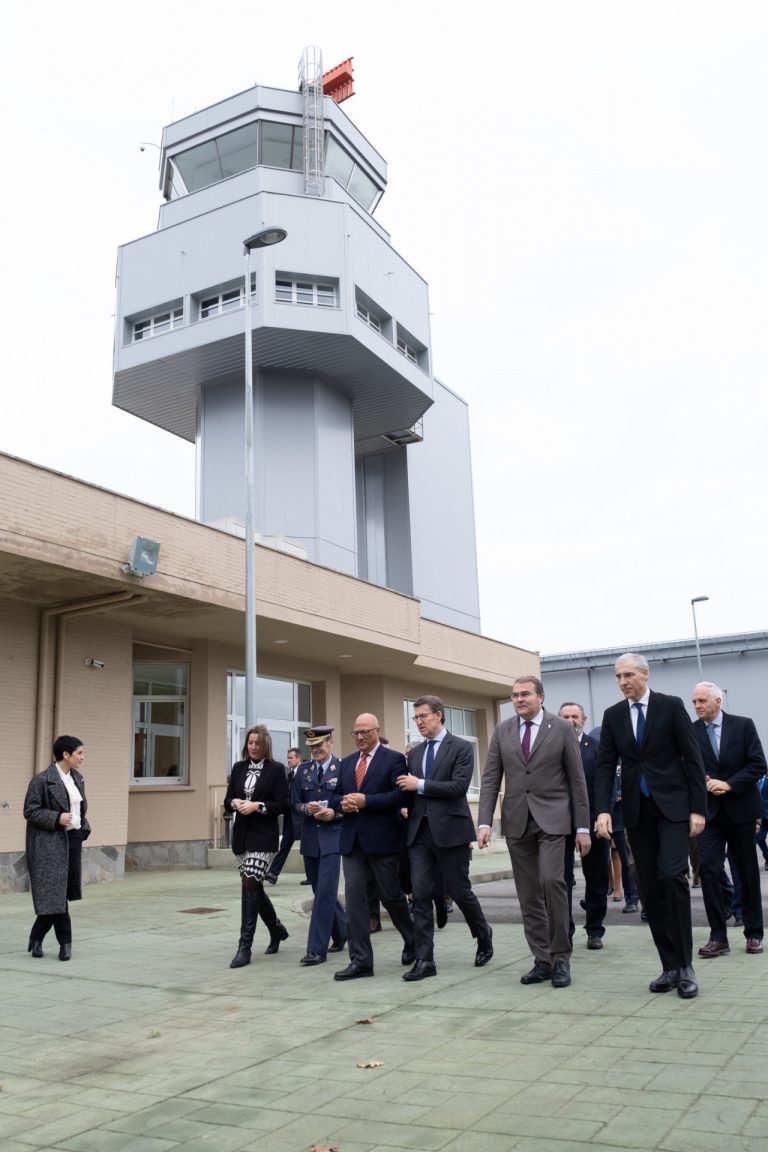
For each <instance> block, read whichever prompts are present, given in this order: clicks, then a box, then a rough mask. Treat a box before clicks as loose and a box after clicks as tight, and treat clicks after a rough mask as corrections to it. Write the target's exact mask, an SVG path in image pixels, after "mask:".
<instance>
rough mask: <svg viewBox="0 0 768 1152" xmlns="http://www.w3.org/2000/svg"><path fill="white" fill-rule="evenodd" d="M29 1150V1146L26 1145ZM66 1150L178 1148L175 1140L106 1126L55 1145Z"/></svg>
mask: <svg viewBox="0 0 768 1152" xmlns="http://www.w3.org/2000/svg"><path fill="white" fill-rule="evenodd" d="M25 1147H26V1148H27V1152H29V1146H28V1145H26V1146H25ZM54 1147H55V1148H56V1149H57V1152H58V1150H59V1149H63V1150H65V1152H170V1149H171V1148H178V1147H179V1145H178V1143H177V1142H176V1141H175V1140H158V1139H157V1138H156V1137H154V1136H146V1135H144V1136H134V1135H133V1134H132V1133H130V1132H108V1131H107V1130H106V1128H94V1129H93V1130H92V1131H90V1132H81V1133H80V1135H79V1136H73V1137H71V1139H69V1140H63V1141H62V1142H61V1143H60V1144H56V1145H54Z"/></svg>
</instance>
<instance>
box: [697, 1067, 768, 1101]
mask: <svg viewBox="0 0 768 1152" xmlns="http://www.w3.org/2000/svg"><path fill="white" fill-rule="evenodd" d="M752 1075H753V1076H756V1077H758V1079H755V1080H746V1079H744V1080H726V1079H725V1078H724V1077H718V1078H717V1079H715V1080H713V1081H712V1083H711V1084H710V1086H709V1088H708V1089H707V1092H708V1094H709V1095H712V1096H726V1097H728V1096H739V1097H741V1098H742V1099H744V1100H757V1101H761V1100H762V1101H765V1100H768V1082H766V1079H765V1077H764V1075H763V1074H762V1071H761V1069H759V1068H755V1069H754V1070H753V1073H752Z"/></svg>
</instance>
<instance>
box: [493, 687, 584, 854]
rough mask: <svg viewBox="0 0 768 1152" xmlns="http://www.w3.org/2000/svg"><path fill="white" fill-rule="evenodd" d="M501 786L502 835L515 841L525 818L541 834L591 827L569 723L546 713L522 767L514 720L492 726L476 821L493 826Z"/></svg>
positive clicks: (522, 830)
mask: <svg viewBox="0 0 768 1152" xmlns="http://www.w3.org/2000/svg"><path fill="white" fill-rule="evenodd" d="M502 780H503V783H504V799H503V801H502V805H501V831H502V833H503V834H504V835H505V836H511V837H514V838H518V837H520V836H522V835H523V833H524V832H525V829H526V826H527V824H528V816H529V814H530V815H531V816H533V818H534V820H535V821H536V823H537V824H538V825H539V827H540V828H541V830H542V832H547V833H549V834H550V835H553V836H567V835H568V834H569V833H570V832H572V831H573V829H574V828H588V827H589V801H588V798H587V785H586V782H585V780H584V769H583V768H582V765H581V755H580V753H579V742H578V740H577V738H576V733H575V731H574V729H573V725H572V724H571V723H570V722H569V721H568V720H563V719H561V718H560V717H559V716H555V715H554V714H553V713H552V712H547V711H546V710H545V712H544V718H543V720H542V722H541V725H540V726H539V733H538V735H537V737H536V739H535V740H534V743H533V748H532V749H531V755H530V757H529V759H528V763H527V764H526V763H525V761H524V760H523V750H522V747H521V745H520V725H519V720H518V717H517V716H513V717H511V718H510V719H509V720H502V722H501V723H500V724H497V725H496V729H495V731H494V733H493V736H492V737H491V745H490V748H489V749H488V759H487V760H486V762H485V770H484V772H483V779H482V783H481V786H480V806H479V810H478V823H479V824H488V825H491V824H492V823H493V813H494V809H495V807H496V800H497V797H498V795H499V791H500V790H501V785H502Z"/></svg>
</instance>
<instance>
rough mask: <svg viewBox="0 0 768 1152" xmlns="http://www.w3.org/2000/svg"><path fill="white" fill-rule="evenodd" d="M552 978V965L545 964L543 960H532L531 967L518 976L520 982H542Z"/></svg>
mask: <svg viewBox="0 0 768 1152" xmlns="http://www.w3.org/2000/svg"><path fill="white" fill-rule="evenodd" d="M551 979H552V965H551V964H545V963H544V961H543V960H534V963H533V968H531V970H530V972H526V974H525V976H521V977H520V983H521V984H543V983H544V981H545V980H551Z"/></svg>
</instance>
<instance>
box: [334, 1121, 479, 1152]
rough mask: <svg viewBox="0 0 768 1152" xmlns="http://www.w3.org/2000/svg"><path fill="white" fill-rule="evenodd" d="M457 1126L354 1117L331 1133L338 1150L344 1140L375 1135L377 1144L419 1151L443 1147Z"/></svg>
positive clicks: (451, 1138)
mask: <svg viewBox="0 0 768 1152" xmlns="http://www.w3.org/2000/svg"><path fill="white" fill-rule="evenodd" d="M459 1134H460V1130H459V1129H456V1128H447V1127H445V1128H426V1127H423V1126H422V1125H420V1124H390V1123H389V1122H388V1121H387V1120H383V1119H381V1118H380V1119H379V1121H378V1122H377V1123H376V1124H375V1125H373V1124H371V1123H370V1122H369V1121H364V1120H353V1121H351V1122H346V1123H345V1125H344V1126H343V1127H341V1128H338V1129H337V1130H336V1131H335V1132H334V1133H333V1135H334V1137H335V1141H336V1142H337V1143H338V1144H339V1145H340V1149H341V1152H343V1149H344V1143H345V1142H346V1141H347V1140H361V1141H362V1140H366V1139H368V1140H370V1139H371V1138H372V1137H374V1138H375V1139H376V1142H377V1144H381V1145H383V1146H384V1147H386V1148H411V1149H418V1152H433V1150H436V1149H439V1148H444V1147H445V1145H446V1144H449V1143H450V1142H451V1141H453V1140H456V1139H457V1137H458V1136H459Z"/></svg>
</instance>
